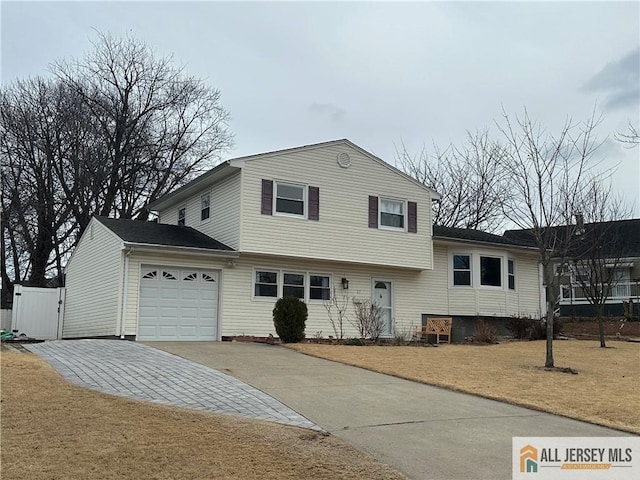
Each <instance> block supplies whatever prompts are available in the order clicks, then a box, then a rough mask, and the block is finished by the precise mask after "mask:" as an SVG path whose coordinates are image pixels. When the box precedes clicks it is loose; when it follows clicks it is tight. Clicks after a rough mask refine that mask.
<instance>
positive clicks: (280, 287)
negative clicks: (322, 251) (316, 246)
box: [251, 267, 334, 305]
mask: <svg viewBox="0 0 640 480" xmlns="http://www.w3.org/2000/svg"><path fill="white" fill-rule="evenodd" d="M256 272H269V273H275V274H276V292H277V296H275V297H267V296H259V295H256ZM285 274H294V275H302V276H303V285H302V287H303V288H304V298H302V299H301V300H302V301H303V302H304V303H306V304H313V305H322V303H323V302H325V300H318V299H312V298H311V277H312V276H317V277H328V278H329V287H328V288H329V298H331V296H332V295H333V293H334V284H333V274H332V273H327V272H318V271H304V270H302V271H301V270H296V269H295V268H274V267H254V268H253V269H252V272H251V300H252V301H256V302H271V303H275V302H276V301H277V300H279V299H280V298H282V297H283V294H284V275H285ZM316 288H319V287H316Z"/></svg>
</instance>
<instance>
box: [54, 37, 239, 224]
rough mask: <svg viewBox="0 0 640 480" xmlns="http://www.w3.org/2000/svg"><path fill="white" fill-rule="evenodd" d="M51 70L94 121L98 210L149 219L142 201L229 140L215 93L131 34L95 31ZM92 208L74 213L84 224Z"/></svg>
mask: <svg viewBox="0 0 640 480" xmlns="http://www.w3.org/2000/svg"><path fill="white" fill-rule="evenodd" d="M52 70H53V73H54V75H56V76H57V78H59V79H60V80H61V81H62V82H63V83H64V84H65V85H67V86H68V87H69V88H70V89H71V90H72V91H73V92H74V93H75V94H77V95H78V96H79V97H80V98H81V99H82V102H83V104H84V105H85V106H86V108H87V109H88V111H89V112H90V116H91V118H92V120H93V121H94V122H95V126H96V129H97V138H96V140H97V142H96V143H94V144H93V145H94V146H95V147H97V148H99V151H100V153H99V155H98V156H97V157H98V159H99V160H100V163H99V164H98V165H96V164H95V163H94V164H92V167H94V168H95V167H97V168H96V170H95V171H94V175H95V176H96V177H99V178H100V181H101V185H102V187H103V188H102V190H101V191H100V192H99V198H98V199H97V202H98V206H97V211H98V213H99V214H100V215H104V216H108V215H113V214H115V215H116V216H118V217H122V218H138V219H141V220H145V219H147V218H148V214H149V212H148V211H147V210H146V209H145V205H146V204H147V203H149V202H150V201H153V200H155V199H157V198H158V197H160V196H162V195H164V194H165V193H167V192H169V191H170V190H173V189H174V188H175V187H177V186H179V185H181V184H183V183H185V182H186V181H188V180H190V179H192V178H193V177H194V176H195V175H197V174H199V173H202V172H203V171H204V170H205V169H208V168H211V167H212V166H213V165H214V164H215V163H217V161H219V159H220V154H221V153H223V152H225V151H227V150H228V149H229V148H230V147H231V146H232V144H233V136H232V135H231V133H230V132H229V130H228V127H227V123H228V120H229V114H228V112H227V111H226V110H225V109H224V108H223V107H222V106H221V105H220V92H219V91H218V90H215V89H212V88H210V87H208V86H206V85H205V84H204V82H202V81H201V80H199V79H196V78H193V77H188V76H185V75H184V73H183V70H182V69H181V68H176V67H174V66H173V65H172V59H171V58H170V57H165V58H156V56H155V55H154V52H153V50H152V49H151V48H150V47H149V46H148V45H146V44H144V43H142V42H140V41H139V40H136V39H135V38H131V37H128V38H125V39H121V38H116V37H113V36H110V35H106V34H99V35H98V38H97V40H96V41H95V42H93V50H92V51H90V52H89V53H88V54H87V55H86V56H85V57H84V58H83V59H80V60H72V61H63V60H61V61H58V62H56V63H55V64H54V65H53V67H52ZM87 161H90V160H87V158H86V157H85V159H84V162H87ZM66 168H68V167H66ZM64 169H65V167H64V166H63V167H62V170H64ZM67 193H68V195H69V196H70V197H71V196H78V195H82V194H83V190H82V189H81V188H77V186H74V188H68V192H67ZM78 204H79V205H82V203H80V202H78ZM94 208H95V207H94ZM91 213H93V212H89V211H87V210H86V209H85V210H84V211H76V212H75V217H76V219H77V220H78V222H79V224H80V228H81V230H84V228H85V227H86V225H87V224H88V221H89V219H90V216H91Z"/></svg>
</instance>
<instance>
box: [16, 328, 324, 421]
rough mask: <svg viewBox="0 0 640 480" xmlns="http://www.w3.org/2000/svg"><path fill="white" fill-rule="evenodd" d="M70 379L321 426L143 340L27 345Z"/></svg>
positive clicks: (156, 399) (126, 393) (140, 396)
mask: <svg viewBox="0 0 640 480" xmlns="http://www.w3.org/2000/svg"><path fill="white" fill-rule="evenodd" d="M24 347H25V348H26V349H27V350H29V351H31V352H33V353H35V354H36V355H38V356H39V357H41V358H42V359H43V360H45V361H47V362H48V363H49V364H50V365H51V366H52V367H53V368H54V369H55V370H56V371H57V372H58V373H60V375H62V377H63V378H65V379H66V380H68V381H69V382H71V383H73V384H75V385H79V386H81V387H86V388H89V389H91V390H97V391H100V392H104V393H109V394H112V395H117V396H120V397H126V398H132V399H135V400H143V401H147V402H153V403H161V404H165V405H175V406H178V407H184V408H191V409H195V410H201V411H206V412H213V413H223V414H230V415H239V416H241V417H247V418H253V419H260V420H267V421H271V422H276V423H282V424H285V425H293V426H296V427H303V428H309V429H313V430H322V429H321V428H320V427H318V426H317V425H316V424H314V423H313V422H311V421H309V420H308V419H306V418H305V417H303V416H302V415H300V414H298V413H297V412H295V411H294V410H292V409H291V408H289V407H287V406H286V405H284V404H283V403H282V402H280V401H278V400H276V399H275V398H273V397H272V396H271V395H268V394H267V393H265V392H263V391H261V390H259V389H257V388H255V387H252V386H250V385H248V384H246V383H245V382H243V381H241V380H238V379H237V378H235V377H232V376H230V375H227V374H225V373H223V372H219V371H218V370H215V369H213V368H211V367H207V366H205V365H202V364H199V363H196V362H192V361H190V360H187V359H185V358H182V357H179V356H177V355H173V354H171V353H167V352H164V351H162V350H158V349H156V348H152V347H148V346H146V345H143V344H141V343H136V342H130V341H119V340H54V341H47V342H44V343H34V344H25V345H24Z"/></svg>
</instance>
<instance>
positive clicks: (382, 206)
mask: <svg viewBox="0 0 640 480" xmlns="http://www.w3.org/2000/svg"><path fill="white" fill-rule="evenodd" d="M369 228H386V229H392V230H401V231H405V232H409V233H418V204H417V203H416V202H409V201H405V200H395V199H391V198H384V197H383V198H380V197H376V196H374V195H369Z"/></svg>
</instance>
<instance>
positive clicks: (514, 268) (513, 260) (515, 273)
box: [507, 257, 518, 292]
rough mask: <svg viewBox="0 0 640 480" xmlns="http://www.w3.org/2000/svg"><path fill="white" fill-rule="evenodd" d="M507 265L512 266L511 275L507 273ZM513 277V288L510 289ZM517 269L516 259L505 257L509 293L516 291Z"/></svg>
mask: <svg viewBox="0 0 640 480" xmlns="http://www.w3.org/2000/svg"><path fill="white" fill-rule="evenodd" d="M509 263H511V265H513V273H509ZM512 277H513V288H511V284H510V280H511V278H512ZM517 278H518V277H517V267H516V259H515V258H512V257H507V290H508V291H510V292H517V291H518V288H517V287H518V284H517V283H516V281H517Z"/></svg>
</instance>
